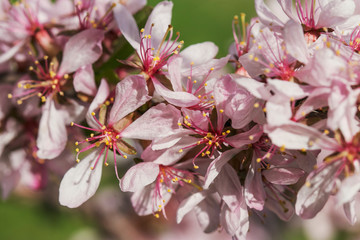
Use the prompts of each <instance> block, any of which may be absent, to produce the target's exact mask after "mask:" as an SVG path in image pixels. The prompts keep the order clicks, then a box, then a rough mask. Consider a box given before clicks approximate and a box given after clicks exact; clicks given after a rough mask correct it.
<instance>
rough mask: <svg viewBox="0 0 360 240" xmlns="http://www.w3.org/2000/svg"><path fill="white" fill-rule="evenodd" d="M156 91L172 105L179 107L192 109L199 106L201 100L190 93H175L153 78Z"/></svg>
mask: <svg viewBox="0 0 360 240" xmlns="http://www.w3.org/2000/svg"><path fill="white" fill-rule="evenodd" d="M152 80H153V83H154V87H155V90H156V91H157V92H158V93H159V95H160V96H162V97H163V98H164V99H165V100H166V101H168V102H169V103H170V104H172V105H174V106H177V107H191V106H194V105H197V104H198V103H199V102H200V100H199V98H197V97H195V96H194V95H193V94H191V93H188V92H183V91H181V92H174V91H170V90H169V89H167V88H166V87H164V86H163V85H162V84H161V83H160V82H159V81H158V80H156V79H155V78H152Z"/></svg>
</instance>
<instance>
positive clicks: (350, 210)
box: [344, 200, 357, 225]
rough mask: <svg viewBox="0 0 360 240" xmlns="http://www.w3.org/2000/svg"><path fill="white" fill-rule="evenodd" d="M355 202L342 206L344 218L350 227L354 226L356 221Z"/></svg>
mask: <svg viewBox="0 0 360 240" xmlns="http://www.w3.org/2000/svg"><path fill="white" fill-rule="evenodd" d="M355 203H356V202H355V200H352V201H350V202H348V203H345V204H344V212H345V216H346V218H347V219H348V221H349V223H350V224H351V225H354V224H355V223H356V221H357V216H356V208H355V207H356V206H355Z"/></svg>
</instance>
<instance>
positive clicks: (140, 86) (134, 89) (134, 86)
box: [109, 75, 151, 125]
mask: <svg viewBox="0 0 360 240" xmlns="http://www.w3.org/2000/svg"><path fill="white" fill-rule="evenodd" d="M150 99H151V97H150V96H149V95H148V89H147V86H146V81H145V79H144V77H143V76H141V75H131V76H129V77H126V78H125V79H123V80H122V81H121V82H119V83H118V84H117V85H116V92H115V102H114V105H113V107H112V109H111V112H110V117H109V125H111V124H114V123H116V122H117V121H119V120H121V119H122V118H124V117H125V116H126V115H128V114H129V113H131V112H133V111H135V110H136V109H138V108H139V107H140V106H141V105H143V104H144V103H146V102H147V101H149V100H150Z"/></svg>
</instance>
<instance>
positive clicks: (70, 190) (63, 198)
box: [59, 149, 103, 208]
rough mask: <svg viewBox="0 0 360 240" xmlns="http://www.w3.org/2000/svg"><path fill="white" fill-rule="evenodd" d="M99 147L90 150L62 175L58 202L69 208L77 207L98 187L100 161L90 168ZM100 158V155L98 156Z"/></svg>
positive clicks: (100, 171) (100, 169)
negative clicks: (92, 168)
mask: <svg viewBox="0 0 360 240" xmlns="http://www.w3.org/2000/svg"><path fill="white" fill-rule="evenodd" d="M100 150H101V149H98V150H96V151H93V152H91V153H90V154H89V155H88V156H86V157H85V158H84V159H82V160H81V161H80V163H78V164H77V165H76V166H75V167H73V168H71V169H70V170H69V171H67V172H66V174H65V175H64V177H63V179H62V181H61V183H60V189H59V202H60V204H61V205H63V206H67V207H69V208H76V207H79V206H80V205H81V204H83V203H84V202H86V201H87V200H88V199H89V198H91V197H92V196H93V195H94V194H95V192H96V190H97V189H98V187H99V184H100V180H101V174H102V165H103V164H102V161H99V162H98V163H97V165H96V167H95V168H94V170H91V169H90V167H92V166H93V165H94V161H95V160H96V158H97V157H98V155H99V153H100ZM100 158H101V159H102V157H100Z"/></svg>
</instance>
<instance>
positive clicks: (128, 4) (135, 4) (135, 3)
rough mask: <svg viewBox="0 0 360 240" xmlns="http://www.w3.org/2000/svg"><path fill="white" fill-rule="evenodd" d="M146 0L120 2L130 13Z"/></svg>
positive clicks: (142, 5) (140, 6) (141, 6)
mask: <svg viewBox="0 0 360 240" xmlns="http://www.w3.org/2000/svg"><path fill="white" fill-rule="evenodd" d="M146 2H147V0H127V1H123V2H120V4H122V5H123V6H124V7H126V9H127V10H129V12H130V13H132V14H134V13H136V12H138V11H139V10H140V9H142V8H143V7H144V6H145V5H146Z"/></svg>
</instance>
